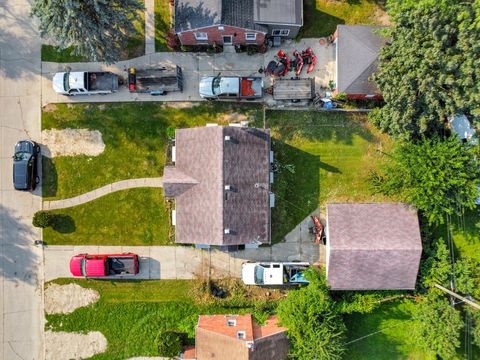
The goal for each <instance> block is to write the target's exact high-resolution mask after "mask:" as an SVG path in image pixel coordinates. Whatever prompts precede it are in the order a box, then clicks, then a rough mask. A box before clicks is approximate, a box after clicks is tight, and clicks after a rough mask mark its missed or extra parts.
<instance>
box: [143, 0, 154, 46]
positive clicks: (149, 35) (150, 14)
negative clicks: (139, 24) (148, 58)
mask: <svg viewBox="0 0 480 360" xmlns="http://www.w3.org/2000/svg"><path fill="white" fill-rule="evenodd" d="M154 52H155V0H145V54H146V55H149V54H153V53H154Z"/></svg>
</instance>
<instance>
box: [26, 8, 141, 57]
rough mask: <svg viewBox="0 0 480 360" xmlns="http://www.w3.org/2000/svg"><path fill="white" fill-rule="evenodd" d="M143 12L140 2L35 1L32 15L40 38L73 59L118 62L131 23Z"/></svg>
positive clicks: (131, 29)
mask: <svg viewBox="0 0 480 360" xmlns="http://www.w3.org/2000/svg"><path fill="white" fill-rule="evenodd" d="M143 8H144V6H143V4H142V3H141V2H140V1H139V0H34V1H33V4H32V11H31V14H32V15H34V16H36V17H38V19H39V20H40V32H41V35H42V36H48V37H50V38H52V39H53V40H55V41H56V42H57V43H58V44H59V46H60V47H61V48H67V47H70V46H72V47H73V51H72V54H73V55H82V56H85V57H86V58H88V59H89V60H92V61H105V62H107V63H112V62H115V61H118V60H119V58H120V54H121V51H122V49H124V48H125V46H126V44H127V40H128V35H129V34H131V33H132V32H134V31H135V28H134V25H133V21H135V20H138V19H139V10H142V9H143Z"/></svg>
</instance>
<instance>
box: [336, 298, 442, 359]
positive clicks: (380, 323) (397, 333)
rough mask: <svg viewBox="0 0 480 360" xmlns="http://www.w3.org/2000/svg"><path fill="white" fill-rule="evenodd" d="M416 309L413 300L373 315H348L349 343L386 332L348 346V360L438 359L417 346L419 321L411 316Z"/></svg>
mask: <svg viewBox="0 0 480 360" xmlns="http://www.w3.org/2000/svg"><path fill="white" fill-rule="evenodd" d="M414 306H415V304H414V303H413V302H412V301H402V302H394V303H388V304H384V305H382V306H380V307H379V308H377V309H376V310H374V311H373V312H372V313H370V314H358V313H357V314H351V315H346V316H345V323H346V325H347V329H348V331H347V342H350V341H353V340H356V339H359V338H361V337H363V336H365V335H368V334H371V333H374V332H376V331H380V330H382V329H385V330H384V331H382V332H379V333H377V334H374V335H372V336H369V337H367V338H365V339H362V340H358V341H356V342H354V343H351V344H349V345H347V352H346V354H345V359H364V360H370V359H371V360H391V359H412V360H413V359H415V360H420V359H421V360H430V359H431V360H434V359H435V357H434V356H433V355H432V354H427V353H425V352H424V351H422V350H421V349H419V348H418V347H417V346H416V345H415V344H414V343H413V340H414V334H413V333H412V331H413V330H414V327H415V322H414V321H413V320H412V319H411V316H412V311H413V308H414Z"/></svg>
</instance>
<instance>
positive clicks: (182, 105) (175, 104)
mask: <svg viewBox="0 0 480 360" xmlns="http://www.w3.org/2000/svg"><path fill="white" fill-rule="evenodd" d="M198 105H200V103H199V102H191V101H169V102H166V103H165V106H166V107H169V108H173V109H190V108H192V107H194V106H198Z"/></svg>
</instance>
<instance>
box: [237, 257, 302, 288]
mask: <svg viewBox="0 0 480 360" xmlns="http://www.w3.org/2000/svg"><path fill="white" fill-rule="evenodd" d="M309 267H310V264H309V263H307V262H284V263H277V262H260V263H251V262H247V263H243V264H242V280H243V282H244V283H245V284H246V285H296V284H297V285H298V284H308V280H307V279H305V276H304V271H305V270H307V269H308V268H309Z"/></svg>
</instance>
